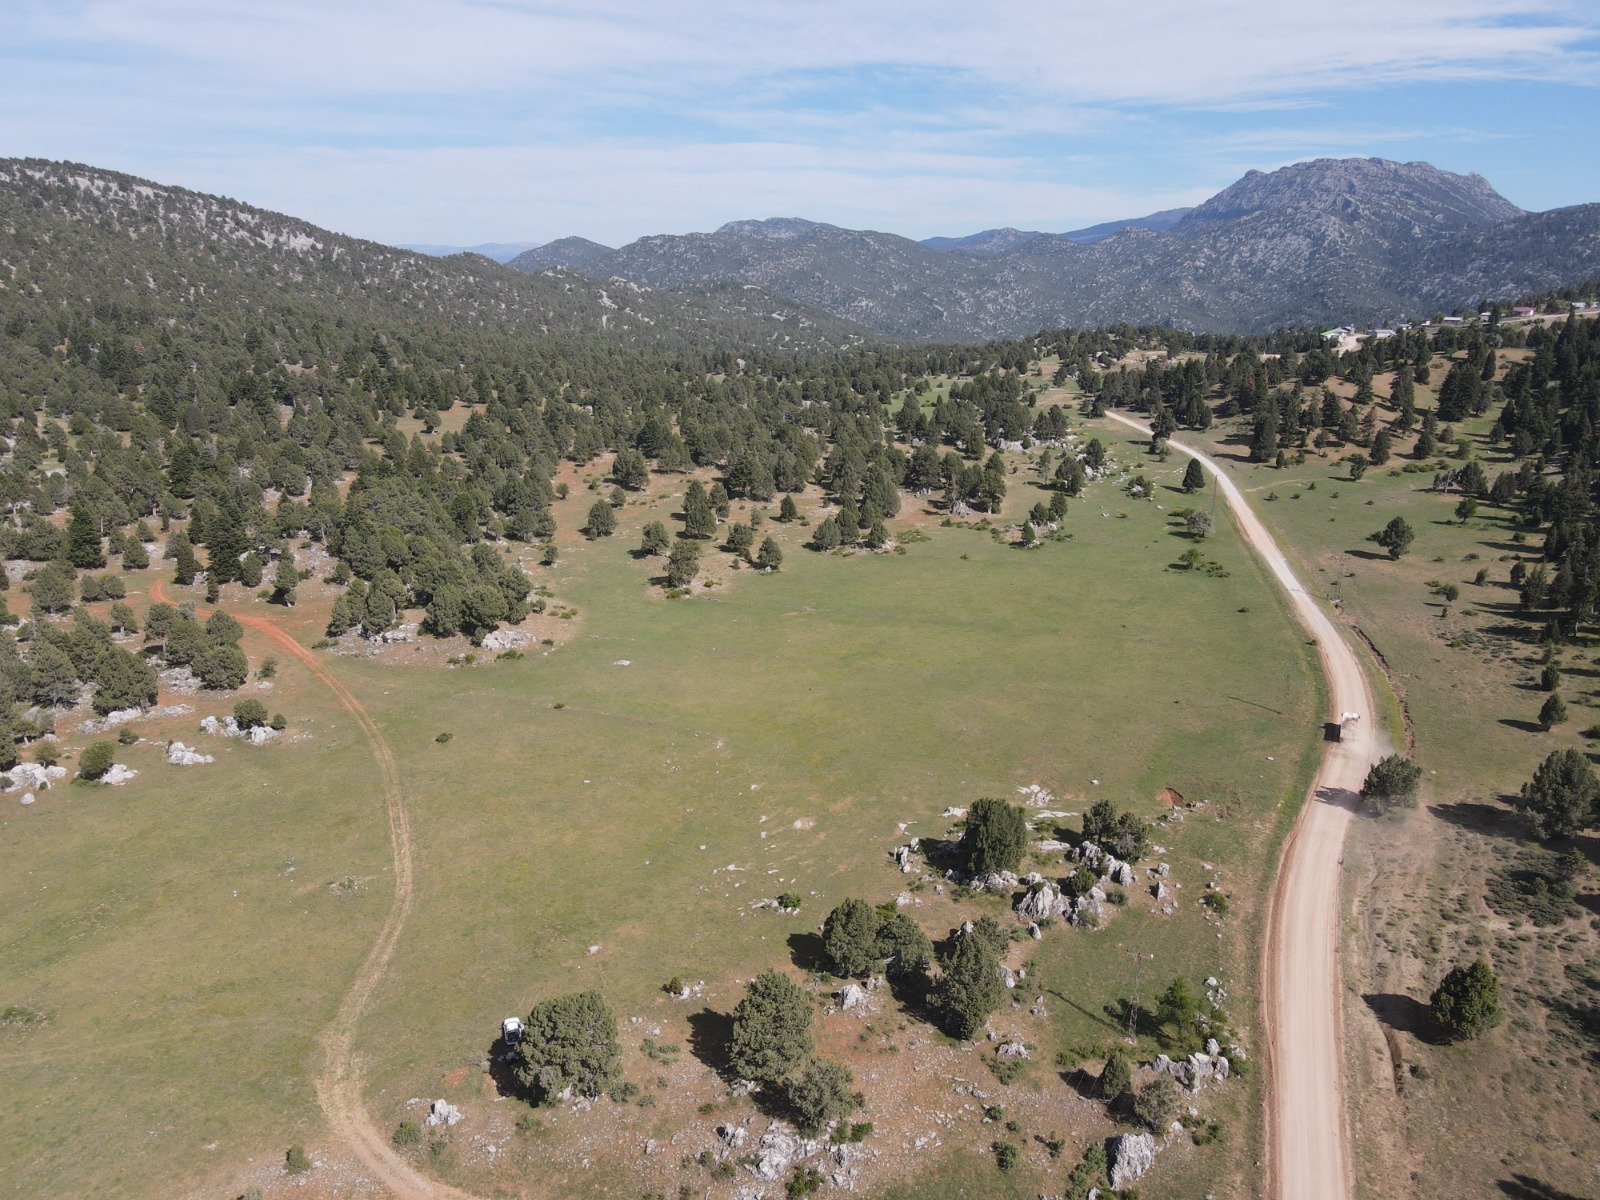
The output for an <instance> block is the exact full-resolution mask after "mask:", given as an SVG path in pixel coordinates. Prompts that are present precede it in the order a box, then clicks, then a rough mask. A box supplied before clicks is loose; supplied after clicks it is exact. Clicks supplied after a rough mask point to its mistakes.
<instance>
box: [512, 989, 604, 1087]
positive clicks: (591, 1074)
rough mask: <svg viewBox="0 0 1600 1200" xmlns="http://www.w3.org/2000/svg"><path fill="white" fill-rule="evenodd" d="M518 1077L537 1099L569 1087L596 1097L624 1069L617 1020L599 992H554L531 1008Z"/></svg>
mask: <svg viewBox="0 0 1600 1200" xmlns="http://www.w3.org/2000/svg"><path fill="white" fill-rule="evenodd" d="M517 1058H518V1063H517V1068H516V1073H517V1078H518V1080H520V1081H521V1083H522V1085H523V1086H524V1087H526V1088H527V1089H528V1091H529V1093H530V1095H531V1096H532V1098H533V1100H534V1102H535V1103H541V1104H543V1103H549V1102H551V1101H553V1100H555V1099H556V1098H557V1097H558V1096H560V1095H561V1093H562V1092H564V1091H565V1090H566V1089H567V1088H571V1089H572V1090H573V1091H574V1092H575V1093H577V1094H578V1095H580V1096H587V1097H590V1098H593V1097H595V1096H598V1095H600V1094H601V1093H602V1092H604V1091H606V1090H608V1089H609V1088H611V1087H612V1086H613V1085H615V1083H616V1082H617V1080H618V1079H619V1078H620V1077H621V1073H622V1051H621V1048H620V1047H619V1046H618V1044H617V1018H616V1016H615V1014H613V1013H612V1011H611V1008H610V1006H609V1005H607V1004H606V1002H605V1000H604V999H603V998H602V997H601V995H600V993H599V992H594V991H588V992H579V993H577V994H575V995H570V996H556V997H554V998H552V999H550V1000H545V1001H542V1002H541V1003H539V1004H536V1005H534V1006H533V1010H532V1011H531V1012H529V1013H528V1017H527V1020H525V1021H524V1022H523V1023H522V1037H521V1040H519V1041H518V1043H517Z"/></svg>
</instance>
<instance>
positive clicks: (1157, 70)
mask: <svg viewBox="0 0 1600 1200" xmlns="http://www.w3.org/2000/svg"><path fill="white" fill-rule="evenodd" d="M30 11H31V13H32V21H31V22H29V24H30V25H31V26H32V28H33V29H34V30H35V31H37V32H40V33H43V34H47V35H49V36H50V37H52V38H54V39H57V40H59V41H61V42H63V43H67V44H71V43H73V42H80V43H91V44H100V45H104V46H110V47H117V46H123V47H130V48H131V47H141V48H143V49H145V50H148V51H151V52H154V53H157V54H160V55H163V56H168V57H170V58H172V59H173V60H175V61H179V62H184V63H187V64H188V66H189V68H190V69H191V70H194V71H196V72H197V73H198V74H199V75H200V76H201V77H206V76H212V77H217V78H226V79H229V80H232V81H233V82H234V83H235V85H239V84H243V83H246V82H251V83H255V84H257V85H270V86H272V87H279V88H281V87H310V88H315V89H317V90H319V91H325V92H327V93H330V94H334V95H350V94H374V93H375V94H396V93H404V94H409V95H415V94H419V93H421V94H439V95H446V94H454V95H477V94H482V95H496V94H506V93H515V94H519V95H529V94H544V95H557V96H559V97H560V98H561V99H562V100H563V101H564V102H577V103H583V102H584V100H585V99H586V97H585V96H584V95H582V94H578V95H573V94H571V93H570V92H569V90H568V89H570V88H572V87H573V86H575V85H576V86H578V87H580V88H595V87H600V88H601V89H602V90H603V95H602V97H601V98H602V99H605V98H607V97H616V96H626V95H629V94H633V95H637V96H641V97H644V96H663V95H676V96H685V97H687V96H693V95H694V94H696V93H697V92H700V91H703V90H704V89H706V88H708V87H709V88H711V89H717V88H720V87H723V86H729V85H732V84H734V83H736V82H738V81H741V80H745V81H760V82H761V83H762V84H763V85H765V86H770V84H771V77H772V76H773V75H774V74H775V73H777V74H782V73H785V72H819V71H820V72H827V71H856V70H862V69H868V68H901V69H911V70H917V71H927V72H936V73H950V72H955V73H959V74H960V75H962V76H969V77H973V78H976V79H981V80H983V81H985V83H986V84H987V85H988V86H990V87H999V88H1002V89H1005V90H1009V91H1017V92H1019V93H1026V94H1028V95H1032V96H1035V97H1049V98H1052V99H1055V100H1059V101H1065V102H1090V103H1108V102H1118V103H1149V104H1209V103H1228V102H1232V101H1237V100H1240V99H1245V98H1250V97H1259V96H1262V95H1271V94H1280V95H1299V94H1302V93H1305V92H1309V91H1316V90H1320V89H1327V88H1347V87H1352V86H1367V85H1371V84H1374V83H1387V82H1394V81H1396V80H1406V81H1414V80H1417V79H1420V78H1435V79H1437V78H1449V79H1460V78H1491V77H1512V78H1539V79H1561V80H1573V79H1582V80H1587V81H1591V82H1592V81H1593V80H1594V79H1595V77H1596V75H1595V72H1596V60H1595V54H1594V47H1593V40H1594V36H1595V24H1594V17H1593V12H1592V10H1591V9H1590V8H1589V7H1588V6H1586V5H1584V4H1581V3H1578V2H1577V0H1405V2H1404V3H1395V2H1394V0H1340V3H1337V4H1286V3H1284V2H1283V0H1231V2H1229V3H1221V4H1196V3H1193V0H1132V2H1131V3H1123V4H1114V5H1113V4H1104V3H1086V2H1084V0H1074V2H1071V3H1061V2H1060V0H1009V2H1007V0H1001V2H1000V3H991V4H987V5H974V4H970V3H955V2H952V0H881V2H878V3H873V4H861V3H859V2H858V0H811V2H802V0H795V2H791V3H781V4H778V3H769V4H759V3H749V2H744V3H730V2H726V0H700V2H696V3H684V2H677V3H673V2H670V0H668V2H659V0H658V2H651V3H642V2H641V3H633V2H621V0H591V2H582V3H577V2H567V3H561V2H552V3H526V2H516V0H497V2H490V0H380V2H376V3H354V2H351V0H322V2H317V0H278V2H276V3H273V4H270V5H266V4H262V3H260V2H259V0H80V2H79V3H77V4H72V3H65V4H59V3H58V4H50V5H39V4H35V6H34V7H33V8H32V9H31V10H30Z"/></svg>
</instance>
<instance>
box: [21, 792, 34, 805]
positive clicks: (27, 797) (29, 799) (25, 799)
mask: <svg viewBox="0 0 1600 1200" xmlns="http://www.w3.org/2000/svg"><path fill="white" fill-rule="evenodd" d="M22 803H24V804H32V803H33V793H32V792H23V793H22Z"/></svg>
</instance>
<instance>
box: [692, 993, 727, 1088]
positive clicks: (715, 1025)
mask: <svg viewBox="0 0 1600 1200" xmlns="http://www.w3.org/2000/svg"><path fill="white" fill-rule="evenodd" d="M732 1043H733V1016H732V1014H730V1013H719V1012H714V1011H713V1010H711V1009H709V1008H702V1009H701V1010H700V1011H699V1012H697V1013H690V1014H689V1053H690V1054H692V1055H694V1056H695V1057H696V1058H698V1059H699V1060H700V1061H701V1063H703V1064H704V1065H705V1066H707V1067H709V1068H710V1069H711V1070H713V1071H715V1072H716V1073H717V1074H718V1075H721V1076H724V1077H726V1076H727V1075H728V1073H729V1072H730V1071H731V1070H732V1064H731V1062H730V1061H729V1057H728V1055H729V1047H730V1046H731V1045H732Z"/></svg>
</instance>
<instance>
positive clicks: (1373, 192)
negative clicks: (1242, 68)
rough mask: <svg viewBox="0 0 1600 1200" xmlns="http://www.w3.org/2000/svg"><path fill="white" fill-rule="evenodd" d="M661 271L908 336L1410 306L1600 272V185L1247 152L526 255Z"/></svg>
mask: <svg viewBox="0 0 1600 1200" xmlns="http://www.w3.org/2000/svg"><path fill="white" fill-rule="evenodd" d="M511 265H512V266H513V267H515V268H517V269H519V270H523V271H529V272H535V273H537V272H542V271H547V270H550V269H552V268H557V267H564V268H567V269H569V270H573V271H577V272H580V273H582V274H584V275H588V276H593V277H596V278H621V279H627V280H631V281H634V282H636V283H641V284H647V285H649V286H651V287H656V288H663V289H669V290H670V289H678V288H684V287H688V286H692V285H695V284H705V283H708V282H711V281H721V282H724V283H735V284H740V285H754V286H757V287H760V288H763V289H765V290H767V291H769V292H772V293H775V294H778V295H781V296H785V297H788V298H789V299H790V300H792V301H795V302H797V303H800V304H804V305H807V306H810V307H812V308H816V309H820V310H822V311H823V312H827V313H831V314H833V315H834V316H836V317H839V318H841V319H844V320H848V321H851V322H853V323H855V324H857V325H860V326H863V327H865V328H866V329H869V330H872V331H874V332H877V333H880V334H885V335H888V336H891V337H897V338H910V339H919V340H940V341H974V340H981V339H985V338H995V337H1014V336H1019V335H1024V334H1027V333H1031V332H1033V331H1035V330H1038V329H1045V328H1054V327H1059V326H1063V325H1078V326H1086V325H1107V324H1114V323H1118V322H1131V323H1152V324H1169V325H1173V326H1177V327H1180V328H1187V329H1193V330H1197V331H1213V332H1228V331H1238V332H1261V331H1265V330H1269V329H1272V328H1276V327H1281V326H1285V325H1294V324H1305V325H1324V324H1335V323H1345V322H1359V323H1370V322H1377V321H1385V320H1398V319H1400V318H1401V317H1403V316H1406V315H1408V314H1425V313H1431V312H1433V311H1434V310H1436V309H1446V310H1448V309H1452V308H1456V307H1459V306H1462V305H1466V304H1472V303H1476V302H1477V301H1479V300H1480V299H1488V298H1500V297H1510V296H1515V295H1518V294H1522V293H1525V292H1529V291H1536V290H1543V289H1547V288H1552V287H1560V286H1565V285H1568V284H1571V283H1576V282H1579V281H1581V280H1584V279H1587V278H1591V277H1593V276H1595V275H1597V274H1600V205H1597V204H1586V205H1579V206H1576V207H1573V208H1564V209H1556V210H1553V211H1551V212H1544V213H1530V212H1524V211H1523V210H1522V209H1520V208H1518V207H1517V206H1516V205H1514V204H1512V203H1511V202H1510V201H1509V200H1507V199H1506V198H1505V197H1503V196H1501V195H1500V194H1499V193H1498V192H1496V191H1495V190H1494V188H1493V187H1491V186H1490V185H1489V183H1488V181H1487V180H1485V179H1484V178H1483V177H1482V176H1480V175H1476V174H1473V175H1458V174H1454V173H1451V172H1449V171H1442V170H1440V169H1438V168H1436V167H1434V166H1431V165H1430V164H1427V163H1397V162H1390V161H1387V160H1384V159H1378V158H1349V159H1316V160H1314V161H1310V162H1303V163H1297V164H1295V165H1293V166H1288V167H1284V168H1282V169H1280V170H1276V171H1273V172H1270V173H1265V172H1261V171H1250V172H1249V173H1247V174H1246V175H1245V176H1244V177H1243V178H1242V179H1240V180H1239V181H1238V182H1236V183H1234V184H1233V185H1232V186H1230V187H1228V188H1226V189H1224V190H1223V191H1221V192H1219V193H1218V194H1217V195H1215V196H1213V197H1211V199H1209V200H1207V201H1206V202H1205V203H1203V204H1201V205H1199V206H1197V207H1195V208H1193V209H1175V210H1170V211H1168V212H1163V213H1155V214H1152V215H1151V216H1149V217H1144V218H1139V219H1136V220H1130V221H1121V222H1109V223H1108V224H1106V225H1101V226H1095V227H1093V228H1090V229H1084V230H1077V231H1074V232H1071V233H1065V234H1049V233H1039V232H1033V231H1024V230H1015V229H992V230H987V231H985V232H983V233H979V234H973V235H971V236H969V237H962V238H930V239H928V240H927V241H924V242H917V241H913V240H911V239H909V238H904V237H899V236H896V235H894V234H889V233H880V232H875V231H870V230H853V229H843V228H840V227H838V226H834V225H826V224H821V223H818V222H815V221H807V220H801V219H798V218H778V219H772V220H763V221H735V222H732V223H730V224H727V225H724V226H722V227H721V228H720V229H718V230H716V231H715V232H713V233H691V234H681V235H677V234H669V235H657V236H652V237H644V238H640V239H639V240H637V241H635V242H631V243H629V244H628V245H626V246H622V247H620V248H616V249H613V248H611V247H607V246H602V245H600V244H599V243H596V242H591V241H587V240H585V239H583V238H562V239H560V240H558V241H554V242H550V243H549V244H547V245H544V246H540V247H538V248H536V249H533V250H529V251H527V252H525V253H523V254H520V255H518V256H517V257H516V258H514V259H512V260H511Z"/></svg>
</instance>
